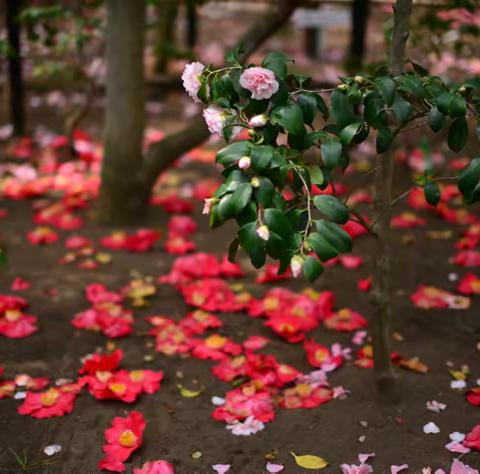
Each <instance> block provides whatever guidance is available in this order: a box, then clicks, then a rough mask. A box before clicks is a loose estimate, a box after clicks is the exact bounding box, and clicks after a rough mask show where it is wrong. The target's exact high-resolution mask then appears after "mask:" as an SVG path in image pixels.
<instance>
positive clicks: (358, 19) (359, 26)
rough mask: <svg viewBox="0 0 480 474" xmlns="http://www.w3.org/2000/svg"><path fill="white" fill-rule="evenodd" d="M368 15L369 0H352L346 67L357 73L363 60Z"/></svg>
mask: <svg viewBox="0 0 480 474" xmlns="http://www.w3.org/2000/svg"><path fill="white" fill-rule="evenodd" d="M369 14H370V2H369V0H353V3H352V29H351V35H350V52H349V58H348V67H349V69H350V70H352V71H353V72H357V71H358V70H359V69H360V68H361V66H362V64H363V61H364V60H365V40H366V35H367V26H368V17H369Z"/></svg>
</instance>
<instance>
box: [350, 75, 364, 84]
mask: <svg viewBox="0 0 480 474" xmlns="http://www.w3.org/2000/svg"><path fill="white" fill-rule="evenodd" d="M353 80H354V81H355V82H356V83H357V84H363V83H364V82H365V78H364V77H363V76H360V75H358V76H355V77H354V78H353Z"/></svg>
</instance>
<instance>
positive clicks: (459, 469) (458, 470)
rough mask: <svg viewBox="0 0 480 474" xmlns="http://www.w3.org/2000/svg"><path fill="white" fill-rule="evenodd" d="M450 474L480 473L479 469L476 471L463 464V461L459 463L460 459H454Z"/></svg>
mask: <svg viewBox="0 0 480 474" xmlns="http://www.w3.org/2000/svg"><path fill="white" fill-rule="evenodd" d="M450 474H479V473H478V469H474V468H473V467H470V466H467V465H466V464H463V462H462V461H459V460H458V459H454V460H453V463H452V467H451V468H450Z"/></svg>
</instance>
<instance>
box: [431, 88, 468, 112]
mask: <svg viewBox="0 0 480 474" xmlns="http://www.w3.org/2000/svg"><path fill="white" fill-rule="evenodd" d="M436 103H437V107H438V110H440V112H442V113H443V114H445V115H449V116H450V117H463V116H465V113H466V112H467V103H466V101H465V99H464V98H463V97H462V96H461V95H458V94H454V93H452V92H444V93H443V94H440V95H439V96H438V97H437V99H436Z"/></svg>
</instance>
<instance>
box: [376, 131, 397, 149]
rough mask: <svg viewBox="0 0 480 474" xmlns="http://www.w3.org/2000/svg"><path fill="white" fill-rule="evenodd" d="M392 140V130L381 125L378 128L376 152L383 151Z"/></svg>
mask: <svg viewBox="0 0 480 474" xmlns="http://www.w3.org/2000/svg"><path fill="white" fill-rule="evenodd" d="M392 141H393V132H392V131H391V130H390V129H389V128H388V127H383V128H380V129H379V130H378V133H377V139H376V146H377V153H379V154H380V153H385V152H386V151H387V150H388V148H389V147H390V145H391V143H392Z"/></svg>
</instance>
